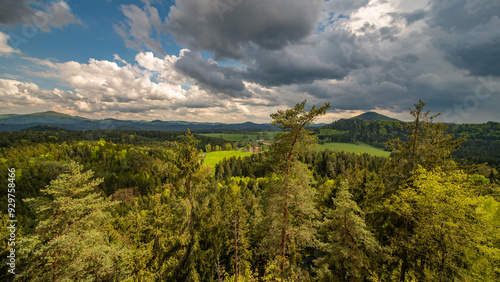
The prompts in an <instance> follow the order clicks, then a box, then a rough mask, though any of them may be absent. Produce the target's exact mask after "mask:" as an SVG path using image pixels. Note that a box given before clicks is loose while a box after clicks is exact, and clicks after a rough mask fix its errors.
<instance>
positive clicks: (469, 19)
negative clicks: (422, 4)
mask: <svg viewBox="0 0 500 282" xmlns="http://www.w3.org/2000/svg"><path fill="white" fill-rule="evenodd" d="M499 14H500V2H499V1H496V0H474V1H467V0H432V1H431V2H430V10H429V18H428V20H427V23H428V24H429V26H430V27H441V28H443V29H444V30H445V31H456V30H463V31H466V30H471V29H473V28H474V27H476V26H478V25H481V24H485V23H487V22H488V21H489V20H490V19H491V18H492V17H493V16H498V15H499Z"/></svg>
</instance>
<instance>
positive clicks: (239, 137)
mask: <svg viewBox="0 0 500 282" xmlns="http://www.w3.org/2000/svg"><path fill="white" fill-rule="evenodd" d="M279 133H281V131H263V132H251V133H203V134H200V135H204V136H209V137H217V138H222V139H226V140H228V141H232V142H239V141H244V140H250V139H251V140H253V141H255V140H256V139H265V140H266V141H270V140H272V139H273V138H274V136H276V135H278V134H279ZM259 137H260V138H259Z"/></svg>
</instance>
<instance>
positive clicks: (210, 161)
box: [205, 151, 253, 168]
mask: <svg viewBox="0 0 500 282" xmlns="http://www.w3.org/2000/svg"><path fill="white" fill-rule="evenodd" d="M251 154H253V153H251V152H243V151H217V152H210V153H207V155H206V156H205V164H206V165H209V166H210V167H212V168H213V167H215V165H216V164H217V163H218V162H220V161H222V159H224V158H230V157H234V156H236V157H238V156H241V157H244V156H249V155H251Z"/></svg>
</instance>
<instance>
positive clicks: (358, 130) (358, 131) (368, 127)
mask: <svg viewBox="0 0 500 282" xmlns="http://www.w3.org/2000/svg"><path fill="white" fill-rule="evenodd" d="M404 123H405V122H402V121H390V120H374V121H371V120H365V119H361V118H352V119H340V120H337V121H334V122H332V123H330V124H328V125H325V126H323V127H320V128H316V129H315V130H314V131H315V134H316V135H317V136H318V139H319V142H320V143H328V142H346V143H356V142H364V143H367V144H370V145H372V146H375V147H379V148H384V149H387V144H386V142H387V141H389V140H392V139H395V138H400V139H402V140H406V139H407V138H408V135H409V132H407V131H404V130H402V129H401V125H402V124H404ZM447 126H448V131H447V133H448V134H452V135H454V138H455V139H457V138H460V137H465V138H466V140H465V141H464V142H463V143H462V146H461V147H460V148H459V149H458V150H457V151H455V152H454V153H453V154H452V155H453V156H454V157H455V158H458V159H466V160H469V161H471V162H474V163H485V162H487V163H488V164H490V165H492V166H495V167H497V168H498V167H499V165H500V123H498V122H488V123H483V124H447Z"/></svg>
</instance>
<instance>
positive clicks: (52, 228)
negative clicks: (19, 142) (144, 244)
mask: <svg viewBox="0 0 500 282" xmlns="http://www.w3.org/2000/svg"><path fill="white" fill-rule="evenodd" d="M92 175H93V172H92V171H87V172H82V166H80V165H78V164H76V163H75V162H71V163H69V164H68V166H67V171H66V172H65V173H63V174H61V175H59V176H58V178H57V179H56V180H54V181H52V182H51V184H50V185H49V186H48V187H47V188H46V189H43V190H41V193H42V196H40V197H37V198H31V199H26V200H24V202H25V203H29V204H30V205H32V206H33V208H34V209H35V211H36V221H37V222H38V224H37V225H36V227H35V228H34V230H33V232H32V233H31V234H29V235H26V236H25V237H22V238H21V239H19V245H21V246H22V248H19V249H18V252H19V253H18V254H19V257H20V261H21V262H22V264H23V266H22V269H24V270H23V272H22V273H20V274H18V275H16V277H15V279H17V280H19V279H21V280H30V281H49V280H58V279H61V280H112V279H119V278H120V274H121V273H122V271H121V270H122V269H121V266H120V257H121V256H122V255H123V254H124V250H125V249H124V247H123V246H122V245H121V244H120V243H119V242H118V241H117V237H116V236H115V235H114V234H115V231H114V230H113V228H112V226H111V225H110V222H109V218H110V213H109V210H110V209H111V208H112V207H113V206H115V205H116V203H113V202H111V201H110V200H109V199H107V198H104V197H102V196H101V195H99V194H98V193H95V188H96V187H97V185H98V184H99V183H100V182H101V181H102V180H101V179H95V180H90V179H91V177H92Z"/></svg>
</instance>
